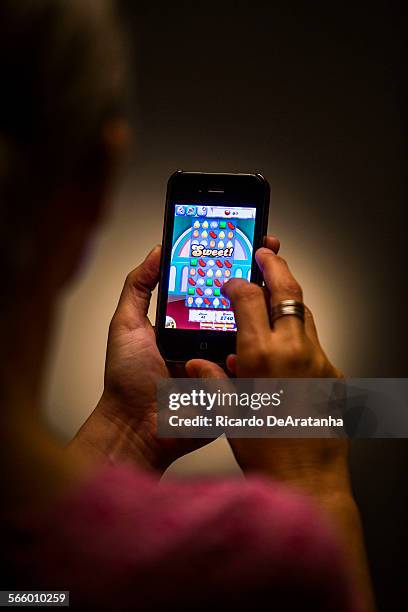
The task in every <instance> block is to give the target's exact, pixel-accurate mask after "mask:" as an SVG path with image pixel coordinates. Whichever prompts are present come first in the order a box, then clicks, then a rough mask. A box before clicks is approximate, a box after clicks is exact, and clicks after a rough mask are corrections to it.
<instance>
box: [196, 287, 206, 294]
mask: <svg viewBox="0 0 408 612" xmlns="http://www.w3.org/2000/svg"><path fill="white" fill-rule="evenodd" d="M197 293H198V295H204V291H203V290H202V289H200V287H197Z"/></svg>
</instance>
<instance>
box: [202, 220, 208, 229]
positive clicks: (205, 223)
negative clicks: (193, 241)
mask: <svg viewBox="0 0 408 612" xmlns="http://www.w3.org/2000/svg"><path fill="white" fill-rule="evenodd" d="M203 227H204V228H205V229H207V227H208V221H204V223H203Z"/></svg>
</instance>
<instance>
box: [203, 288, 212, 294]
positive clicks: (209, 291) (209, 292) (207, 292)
mask: <svg viewBox="0 0 408 612" xmlns="http://www.w3.org/2000/svg"><path fill="white" fill-rule="evenodd" d="M204 293H205V295H212V290H211V289H206V290H205V291H204Z"/></svg>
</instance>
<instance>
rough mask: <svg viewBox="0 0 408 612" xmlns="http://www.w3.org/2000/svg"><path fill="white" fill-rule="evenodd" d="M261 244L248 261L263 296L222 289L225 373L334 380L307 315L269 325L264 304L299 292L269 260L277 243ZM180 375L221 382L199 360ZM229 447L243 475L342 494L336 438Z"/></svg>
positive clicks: (233, 285) (241, 288)
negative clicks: (229, 335)
mask: <svg viewBox="0 0 408 612" xmlns="http://www.w3.org/2000/svg"><path fill="white" fill-rule="evenodd" d="M265 244H266V247H263V248H261V249H258V251H257V252H256V260H257V263H258V266H259V268H260V269H261V271H262V273H263V277H264V281H265V285H266V290H265V289H262V288H261V287H259V286H258V285H255V284H253V283H248V282H247V281H245V280H243V279H232V280H231V281H229V282H228V283H226V284H225V285H224V287H223V293H224V295H226V296H227V297H228V298H229V299H230V301H231V305H232V308H233V310H234V313H235V317H236V321H237V328H238V333H237V354H236V355H230V356H229V357H228V359H227V367H228V368H229V370H230V371H231V372H232V373H233V374H235V375H236V376H237V377H240V378H323V377H330V378H335V377H341V376H342V374H341V372H340V371H339V370H338V369H337V368H335V367H334V366H333V365H332V364H331V363H330V361H329V359H328V358H327V356H326V354H325V353H324V351H323V349H322V347H321V345H320V342H319V339H318V336H317V331H316V327H315V324H314V321H313V316H312V313H311V312H310V310H309V309H306V313H305V322H304V323H303V322H302V321H301V320H300V319H299V318H297V317H295V316H284V317H281V318H280V319H278V320H277V321H275V323H274V325H273V326H271V324H270V314H269V313H270V310H271V308H272V306H273V305H275V304H277V303H278V302H280V301H282V300H286V299H294V300H298V301H302V289H301V287H300V285H299V283H298V282H297V281H296V279H295V278H294V277H293V275H292V274H291V272H290V270H289V267H288V265H287V263H286V261H285V260H284V259H282V257H280V256H278V255H277V250H278V248H279V242H278V241H277V239H276V238H273V237H272V236H268V237H267V239H266V242H265ZM268 247H269V248H268ZM186 370H187V372H188V374H189V376H192V377H201V378H204V377H206V378H210V377H216V378H220V377H225V373H224V372H223V370H222V369H221V368H220V367H219V366H217V365H216V364H214V363H212V362H209V361H206V360H203V359H193V360H191V361H189V362H188V363H187V364H186ZM229 442H230V444H231V447H232V450H233V452H234V454H235V456H236V459H237V461H238V463H239V464H240V466H241V467H242V468H243V469H244V470H256V471H262V472H267V473H269V474H270V475H272V476H274V477H275V478H278V479H280V480H285V481H290V482H291V483H292V484H294V485H298V486H300V487H301V488H302V489H303V490H307V491H308V492H312V493H318V494H326V493H331V492H332V491H337V490H338V489H340V490H341V491H345V492H348V491H349V484H348V467H347V449H348V445H347V441H346V440H344V439H343V440H342V439H332V438H331V439H290V438H269V439H265V438H263V439H250V438H245V439H244V438H242V439H237V438H231V439H229Z"/></svg>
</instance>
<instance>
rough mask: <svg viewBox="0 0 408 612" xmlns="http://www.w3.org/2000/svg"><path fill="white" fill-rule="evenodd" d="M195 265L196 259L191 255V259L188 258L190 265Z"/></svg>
mask: <svg viewBox="0 0 408 612" xmlns="http://www.w3.org/2000/svg"><path fill="white" fill-rule="evenodd" d="M196 265H197V259H196V258H195V257H193V259H190V266H196Z"/></svg>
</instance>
